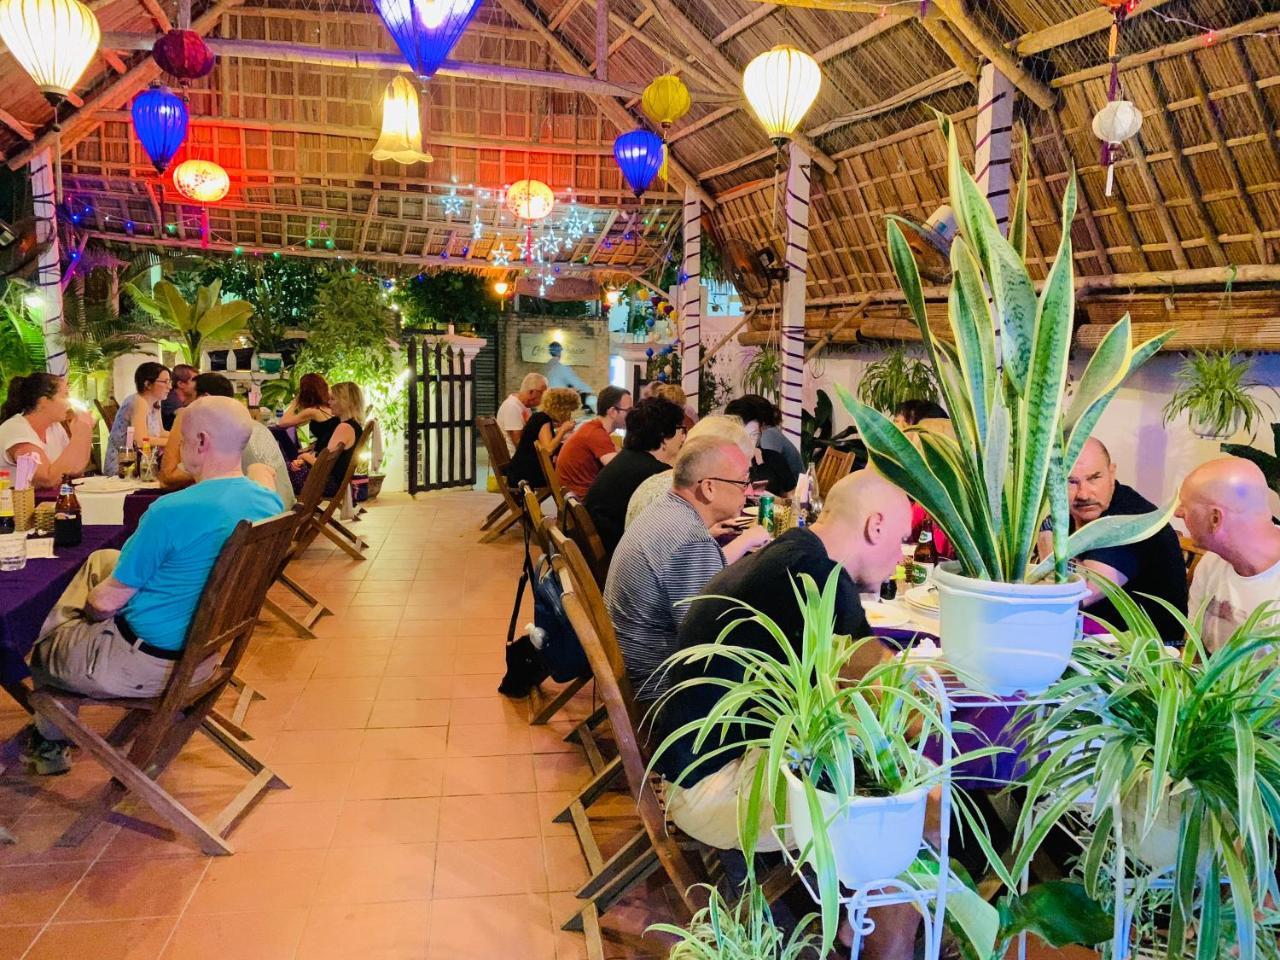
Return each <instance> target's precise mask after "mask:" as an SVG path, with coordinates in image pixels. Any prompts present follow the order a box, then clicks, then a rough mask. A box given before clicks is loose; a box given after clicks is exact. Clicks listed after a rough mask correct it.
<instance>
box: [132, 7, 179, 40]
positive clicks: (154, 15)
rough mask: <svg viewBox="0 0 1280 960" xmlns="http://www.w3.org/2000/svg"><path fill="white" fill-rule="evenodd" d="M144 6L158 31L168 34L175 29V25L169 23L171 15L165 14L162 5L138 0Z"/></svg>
mask: <svg viewBox="0 0 1280 960" xmlns="http://www.w3.org/2000/svg"><path fill="white" fill-rule="evenodd" d="M138 3H139V4H141V5H142V9H143V10H145V11H147V15H148V16H149V17H151V20H152V22H153V23H154V24H155V25H156V29H157V30H159V31H160V32H161V33H168V32H169V31H170V30H172V29H173V24H172V23H170V22H169V15H168V14H167V13H165V12H164V10H163V9H162V8H161V6H160V4H158V3H156V0H138Z"/></svg>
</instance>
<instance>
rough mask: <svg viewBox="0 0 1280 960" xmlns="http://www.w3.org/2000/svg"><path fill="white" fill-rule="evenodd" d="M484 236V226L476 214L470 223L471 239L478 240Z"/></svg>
mask: <svg viewBox="0 0 1280 960" xmlns="http://www.w3.org/2000/svg"><path fill="white" fill-rule="evenodd" d="M482 236H484V224H483V223H481V222H480V214H478V213H477V214H476V216H475V219H474V220H472V221H471V239H472V240H479V239H480V238H481V237H482Z"/></svg>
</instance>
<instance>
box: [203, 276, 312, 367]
mask: <svg viewBox="0 0 1280 960" xmlns="http://www.w3.org/2000/svg"><path fill="white" fill-rule="evenodd" d="M328 274H329V268H328V267H327V266H324V265H322V264H319V263H316V262H315V261H310V260H304V259H300V258H296V257H262V258H258V257H252V258H249V257H225V258H223V259H220V260H217V261H215V262H213V263H211V264H210V265H209V266H207V267H205V268H204V269H203V270H202V271H200V274H199V276H200V282H201V283H203V284H208V283H212V282H213V281H215V280H220V281H221V282H222V291H223V293H224V294H227V295H229V296H233V297H238V298H239V299H241V300H243V301H245V302H246V303H248V304H249V305H250V306H252V307H253V315H252V316H251V317H250V318H249V320H248V323H247V329H248V333H249V339H251V340H252V341H253V343H254V346H256V347H257V348H258V350H260V351H262V352H264V353H275V352H277V351H278V350H279V349H280V347H281V345H282V344H283V343H284V339H285V333H286V331H287V330H288V329H289V328H290V327H306V326H307V325H308V324H309V323H310V321H311V315H312V312H313V311H314V309H315V302H316V292H317V290H318V289H319V287H320V284H322V283H323V282H324V281H325V278H326V277H327V276H328Z"/></svg>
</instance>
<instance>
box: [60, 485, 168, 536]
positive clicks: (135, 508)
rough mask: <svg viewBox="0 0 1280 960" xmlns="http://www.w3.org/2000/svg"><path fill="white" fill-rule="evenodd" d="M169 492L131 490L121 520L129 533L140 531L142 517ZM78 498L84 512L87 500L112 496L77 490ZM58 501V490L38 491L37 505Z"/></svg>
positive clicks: (152, 489)
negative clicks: (139, 524) (139, 522)
mask: <svg viewBox="0 0 1280 960" xmlns="http://www.w3.org/2000/svg"><path fill="white" fill-rule="evenodd" d="M167 492H168V491H166V490H161V489H160V487H159V486H153V487H141V488H139V489H136V490H131V491H129V492H128V493H126V494H125V495H124V497H123V500H124V509H123V512H122V513H121V519H122V525H123V526H124V527H125V528H126V529H127V530H128V531H129V533H133V531H135V530H137V529H138V521H139V520H141V519H142V515H143V514H144V513H146V512H147V508H148V507H150V506H151V504H153V503H155V502H156V501H157V500H158V499H160V497H162V496H164V494H165V493H167ZM76 496H77V497H78V498H79V499H80V501H81V509H82V510H84V508H85V500H86V499H88V498H89V497H107V496H111V495H110V494H94V493H86V492H83V491H81V490H79V489H77V491H76ZM57 499H58V491H57V490H56V489H52V488H51V489H48V490H37V491H36V503H52V502H53V501H55V500H57ZM90 525H93V524H91V523H90V522H89V519H88V518H86V526H90Z"/></svg>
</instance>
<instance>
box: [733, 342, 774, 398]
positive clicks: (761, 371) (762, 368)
mask: <svg viewBox="0 0 1280 960" xmlns="http://www.w3.org/2000/svg"><path fill="white" fill-rule="evenodd" d="M781 390H782V353H781V351H779V350H778V349H777V348H776V347H761V348H760V350H759V352H757V353H756V355H755V356H754V357H752V358H751V361H750V362H749V363H748V364H747V369H746V370H744V371H743V372H742V392H743V393H757V394H759V395H760V396H762V397H768V398H769V399H770V400H772V401H773V402H774V403H777V402H778V397H779V396H780V395H781Z"/></svg>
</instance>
